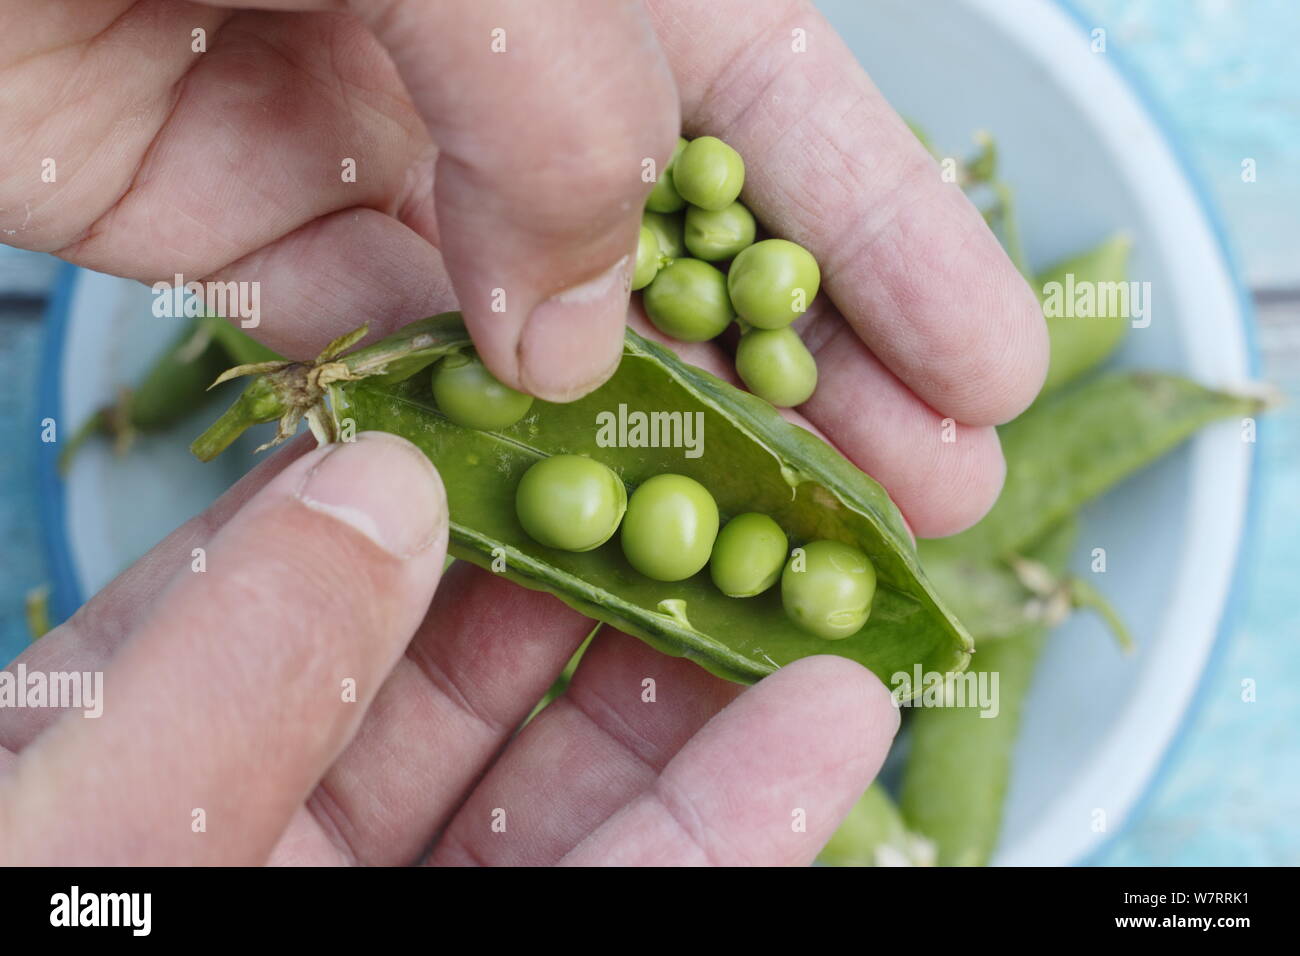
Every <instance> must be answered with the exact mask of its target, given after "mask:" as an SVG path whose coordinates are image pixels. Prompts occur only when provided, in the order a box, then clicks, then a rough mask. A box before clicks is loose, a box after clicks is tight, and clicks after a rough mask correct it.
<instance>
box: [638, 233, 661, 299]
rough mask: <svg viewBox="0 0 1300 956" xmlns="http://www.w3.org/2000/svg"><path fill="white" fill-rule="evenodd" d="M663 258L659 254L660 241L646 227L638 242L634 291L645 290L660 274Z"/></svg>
mask: <svg viewBox="0 0 1300 956" xmlns="http://www.w3.org/2000/svg"><path fill="white" fill-rule="evenodd" d="M661 262H662V257H661V255H660V253H659V240H658V239H656V238H655V234H654V233H653V232H651V231H650V230H649V229H648V228H646V227H645V226H642V227H641V234H640V236H638V237H637V241H636V271H635V272H633V273H632V291H633V292H635V291H636V290H637V289H644V288H645V287H646V286H648V285H649V284H650V281H651V280H652V279H653V278H654V277H655V276H656V275H658V274H659V265H660V263H661Z"/></svg>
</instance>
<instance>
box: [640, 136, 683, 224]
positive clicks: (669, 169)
mask: <svg viewBox="0 0 1300 956" xmlns="http://www.w3.org/2000/svg"><path fill="white" fill-rule="evenodd" d="M685 148H686V140H684V139H682V138H681V137H680V136H678V137H677V145H676V147H674V148H673V154H672V156H670V157H669V158H668V162H667V163H665V164H664V168H663V171H662V172H661V173H660V174H659V179H658V180H657V181H656V182H655V185H654V188H653V189H651V190H650V195H649V196H647V197H646V200H645V207H646V209H649V210H650V211H651V212H677V211H678V210H679V209H681V208H682V207H683V206H685V205H686V200H685V199H683V198H682V197H681V194H680V193H678V192H677V187H676V186H674V185H673V165H674V164H675V163H676V162H677V157H679V156H681V155H682V150H684V149H685Z"/></svg>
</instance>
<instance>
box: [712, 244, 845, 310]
mask: <svg viewBox="0 0 1300 956" xmlns="http://www.w3.org/2000/svg"><path fill="white" fill-rule="evenodd" d="M821 281H822V274H821V270H820V269H819V268H818V267H817V260H816V259H814V258H813V256H812V253H811V252H809V251H808V250H807V249H805V248H804V247H803V246H801V245H799V244H798V243H794V242H790V241H788V240H786V239H764V240H763V241H762V242H756V243H754V244H753V245H752V246H749V247H747V248H746V249H743V250H742V251H741V253H740V255H738V256H736V261H735V262H733V263H732V264H731V269H730V270H729V271H728V272H727V291H728V292H730V294H731V302H732V305H733V306H734V307H735V309H736V314H737V315H739V316H740V317H741V318H742V319H744V320H745V321H746V322H748V323H749V324H750V325H753V326H757V327H758V328H760V329H779V328H783V327H785V326H787V325H789V324H790V323H791V322H793V321H794V320H795V319H797V318H799V316H801V315H803V314H804V313H805V312H806V311H808V306H809V305H811V304H812V300H813V299H815V298H816V297H817V290H818V289H819V288H821Z"/></svg>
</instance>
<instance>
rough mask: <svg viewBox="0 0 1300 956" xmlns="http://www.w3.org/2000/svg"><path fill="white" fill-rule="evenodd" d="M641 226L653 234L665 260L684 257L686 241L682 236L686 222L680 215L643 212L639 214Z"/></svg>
mask: <svg viewBox="0 0 1300 956" xmlns="http://www.w3.org/2000/svg"><path fill="white" fill-rule="evenodd" d="M641 225H643V226H645V227H646V228H647V229H649V230H650V231H651V232H653V233H654V234H655V238H656V239H658V240H659V252H660V253H661V254H662V255H663V257H664V258H665V259H681V258H682V257H683V256H685V255H686V241H685V238H684V237H683V235H682V233H683V230H684V229H685V228H686V220H685V217H684V216H683V215H682V214H681V213H664V212H645V213H642V214H641Z"/></svg>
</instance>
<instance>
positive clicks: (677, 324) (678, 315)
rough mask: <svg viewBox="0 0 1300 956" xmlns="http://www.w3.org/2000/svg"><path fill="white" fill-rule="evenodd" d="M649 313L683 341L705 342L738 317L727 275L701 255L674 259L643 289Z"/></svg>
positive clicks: (659, 325) (661, 327) (660, 327)
mask: <svg viewBox="0 0 1300 956" xmlns="http://www.w3.org/2000/svg"><path fill="white" fill-rule="evenodd" d="M641 302H642V304H643V305H644V306H645V311H646V315H648V316H650V321H651V322H653V323H654V324H655V328H657V329H658V330H659V331H660V332H662V333H664V334H665V335H671V336H672V337H673V338H675V339H679V340H681V341H683V342H705V341H707V340H709V339H711V338H713V337H715V336H717V335H719V334H720V333H721V332H722V330H723V329H725V328H726V327H727V326H728V325H730V324H731V320H732V319H734V318H735V317H736V313H735V312H733V311H732V308H731V300H730V299H729V298H727V277H726V276H724V275H723V274H722V273H721V272H719V271H718V270H717V269H716V268H714V267H713V266H711V265H709V264H708V263H707V262H701V261H700V260H699V259H674V260H673V261H672V262H670V263H668V265H666V266H664V267H663V268H662V269H660V270H659V274H658V275H657V276H655V279H654V281H653V282H651V283H650V285H648V286H646V289H645V291H644V292H643V293H642V299H641Z"/></svg>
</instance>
